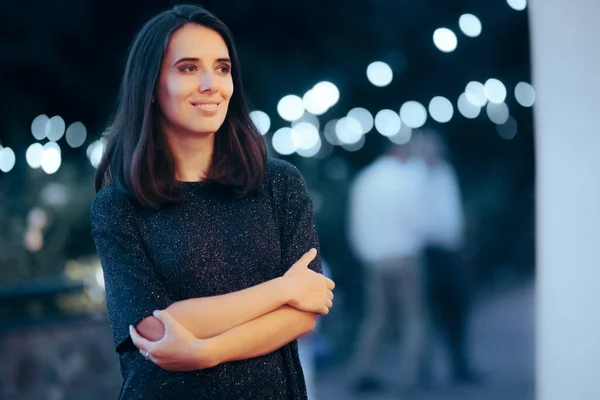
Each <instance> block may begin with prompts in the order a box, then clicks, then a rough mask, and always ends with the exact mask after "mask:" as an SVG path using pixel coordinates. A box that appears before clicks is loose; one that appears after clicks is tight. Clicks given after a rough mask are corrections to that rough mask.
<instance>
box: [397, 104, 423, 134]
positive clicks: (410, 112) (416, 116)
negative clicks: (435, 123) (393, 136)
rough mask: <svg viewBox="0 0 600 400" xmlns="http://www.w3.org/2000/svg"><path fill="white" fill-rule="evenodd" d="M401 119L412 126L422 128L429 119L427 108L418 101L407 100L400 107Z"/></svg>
mask: <svg viewBox="0 0 600 400" xmlns="http://www.w3.org/2000/svg"><path fill="white" fill-rule="evenodd" d="M400 119H401V120H402V123H403V124H404V125H407V126H408V127H410V128H413V129H416V128H420V127H422V126H423V125H424V124H425V122H426V121H427V109H426V108H425V106H424V105H423V104H421V103H419V102H418V101H407V102H406V103H404V104H402V107H400Z"/></svg>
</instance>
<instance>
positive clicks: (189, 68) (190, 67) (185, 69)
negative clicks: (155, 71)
mask: <svg viewBox="0 0 600 400" xmlns="http://www.w3.org/2000/svg"><path fill="white" fill-rule="evenodd" d="M197 70H198V68H196V66H195V65H186V66H185V67H183V68H182V69H181V72H196V71H197Z"/></svg>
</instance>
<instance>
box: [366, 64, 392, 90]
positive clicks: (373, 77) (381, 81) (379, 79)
mask: <svg viewBox="0 0 600 400" xmlns="http://www.w3.org/2000/svg"><path fill="white" fill-rule="evenodd" d="M393 78H394V73H393V72H392V68H391V67H390V66H389V65H387V64H386V63H384V62H383V61H375V62H372V63H371V64H369V66H368V67H367V79H368V80H369V82H371V83H372V84H373V85H375V86H378V87H383V86H387V85H389V84H390V83H391V82H392V79H393Z"/></svg>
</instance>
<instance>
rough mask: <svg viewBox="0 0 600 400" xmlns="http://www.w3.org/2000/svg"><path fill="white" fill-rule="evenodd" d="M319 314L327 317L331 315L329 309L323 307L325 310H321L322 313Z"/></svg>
mask: <svg viewBox="0 0 600 400" xmlns="http://www.w3.org/2000/svg"><path fill="white" fill-rule="evenodd" d="M319 314H321V315H327V314H329V308H327V307H323V309H322V310H321V312H319Z"/></svg>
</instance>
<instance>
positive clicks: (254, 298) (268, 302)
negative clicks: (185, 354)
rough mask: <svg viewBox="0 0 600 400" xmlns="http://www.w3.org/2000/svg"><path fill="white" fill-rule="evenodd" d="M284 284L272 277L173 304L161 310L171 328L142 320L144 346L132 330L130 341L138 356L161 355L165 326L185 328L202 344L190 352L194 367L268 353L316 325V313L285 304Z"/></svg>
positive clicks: (154, 319)
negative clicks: (223, 291) (262, 281)
mask: <svg viewBox="0 0 600 400" xmlns="http://www.w3.org/2000/svg"><path fill="white" fill-rule="evenodd" d="M287 279H288V278H285V277H282V278H276V279H273V280H271V281H268V282H265V283H262V284H260V285H257V286H254V287H251V288H248V289H245V290H242V291H239V292H234V293H230V294H226V295H222V296H214V297H206V298H196V299H189V300H184V301H181V302H177V303H174V304H172V305H171V306H169V307H168V308H167V309H166V311H167V312H168V313H169V314H170V316H172V317H173V319H174V321H171V324H175V326H173V325H171V326H169V322H168V321H165V320H164V319H163V320H162V321H161V320H159V319H157V318H156V317H154V316H152V317H148V318H145V319H144V320H143V321H141V322H140V323H139V324H138V325H137V332H138V333H139V335H140V336H141V337H143V338H146V339H149V341H144V340H139V338H136V334H135V331H134V333H133V334H132V339H133V342H134V344H135V345H136V346H137V347H138V348H139V349H140V350H142V352H146V351H148V352H149V353H150V354H153V355H154V354H156V355H161V354H162V355H164V354H165V353H163V352H162V351H161V346H160V343H161V342H162V341H163V338H166V336H167V335H168V334H169V332H165V327H166V328H167V330H169V329H171V330H177V329H186V330H188V331H189V332H190V333H192V334H193V335H194V337H195V338H197V339H204V343H203V344H204V346H202V351H198V352H196V358H197V360H196V361H197V364H196V365H197V366H198V367H199V368H203V367H210V366H214V365H218V364H221V363H224V362H228V361H235V360H243V359H247V358H252V357H258V356H261V355H265V354H268V353H271V352H273V351H275V350H277V349H279V348H281V347H282V346H284V345H286V344H287V343H289V342H291V341H293V340H294V339H296V338H298V337H299V336H302V335H304V334H306V333H308V332H311V331H312V330H313V329H314V327H315V325H316V321H317V315H318V314H316V313H313V312H308V311H301V310H298V309H296V308H293V307H290V306H288V305H286V303H287V302H288V301H290V300H291V299H289V298H288V296H287V294H286V293H291V290H289V291H288V290H286V289H287V288H288V287H289V286H288V285H290V284H293V282H292V281H291V280H289V281H288V280H287ZM198 310H202V312H198ZM175 321H176V322H175ZM177 325H180V326H177ZM168 339H169V338H167V340H165V343H166V344H167V346H168V343H167V342H168V341H169V340H168ZM150 341H152V342H154V343H155V344H156V343H158V345H154V346H153V345H152V344H151V343H150ZM163 347H164V346H163ZM168 351H169V350H168V349H167V350H166V352H168ZM153 352H154V353H153ZM153 361H155V362H157V361H158V360H156V359H153ZM157 364H159V365H161V364H160V362H157ZM161 366H163V365H161ZM165 366H167V365H165ZM167 367H168V366H167Z"/></svg>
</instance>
